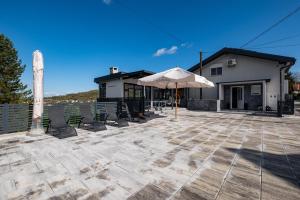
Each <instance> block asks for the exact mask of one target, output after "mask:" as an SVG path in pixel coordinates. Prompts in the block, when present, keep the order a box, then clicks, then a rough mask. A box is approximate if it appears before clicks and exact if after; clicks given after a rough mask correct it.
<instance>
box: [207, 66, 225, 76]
mask: <svg viewBox="0 0 300 200" xmlns="http://www.w3.org/2000/svg"><path fill="white" fill-rule="evenodd" d="M222 75H223V67H212V68H210V76H222Z"/></svg>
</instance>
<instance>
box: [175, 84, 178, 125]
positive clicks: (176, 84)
mask: <svg viewBox="0 0 300 200" xmlns="http://www.w3.org/2000/svg"><path fill="white" fill-rule="evenodd" d="M175 85H176V94H175V96H176V101H175V105H176V108H175V119H177V109H178V106H177V82H176V83H175Z"/></svg>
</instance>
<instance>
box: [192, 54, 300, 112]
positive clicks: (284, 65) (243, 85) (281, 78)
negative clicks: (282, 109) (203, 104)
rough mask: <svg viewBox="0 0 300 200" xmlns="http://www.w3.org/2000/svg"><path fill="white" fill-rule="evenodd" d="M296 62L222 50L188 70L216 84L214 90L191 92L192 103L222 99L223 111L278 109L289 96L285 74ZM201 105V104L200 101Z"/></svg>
mask: <svg viewBox="0 0 300 200" xmlns="http://www.w3.org/2000/svg"><path fill="white" fill-rule="evenodd" d="M295 62H296V59H295V58H293V57H286V56H279V55H273V54H267V53H260V52H256V51H249V50H244V49H236V48H223V49H221V50H219V51H218V52H216V53H214V54H213V55H211V56H209V57H208V58H206V59H205V60H203V62H202V66H203V67H202V70H201V72H200V63H198V64H196V65H195V66H193V67H191V68H190V69H189V71H191V72H194V73H196V74H201V75H202V76H204V77H206V78H207V79H209V80H210V81H212V82H214V84H215V85H216V87H215V88H208V89H202V97H201V95H200V93H201V92H200V89H189V92H188V98H189V100H193V99H194V100H195V99H203V100H205V99H206V100H207V99H211V100H220V101H221V108H222V109H234V110H237V109H241V110H244V109H247V110H266V109H272V110H277V102H278V101H280V100H284V98H285V95H286V94H288V81H287V80H285V74H286V72H287V71H288V70H289V69H290V67H291V66H293V65H294V64H295ZM199 102H200V101H199Z"/></svg>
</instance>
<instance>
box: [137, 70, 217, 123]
mask: <svg viewBox="0 0 300 200" xmlns="http://www.w3.org/2000/svg"><path fill="white" fill-rule="evenodd" d="M138 84H139V85H143V86H152V87H157V88H162V89H167V88H170V89H174V88H175V89H176V103H175V105H176V109H175V118H176V119H177V89H178V88H210V87H214V84H213V83H212V82H210V81H209V80H207V79H206V78H205V77H203V76H199V75H197V74H194V73H192V72H189V71H186V70H184V69H181V68H179V67H175V68H172V69H169V70H166V71H163V72H160V73H157V74H153V75H150V76H146V77H144V78H140V79H139V80H138Z"/></svg>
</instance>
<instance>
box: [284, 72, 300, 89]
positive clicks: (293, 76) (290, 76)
mask: <svg viewBox="0 0 300 200" xmlns="http://www.w3.org/2000/svg"><path fill="white" fill-rule="evenodd" d="M297 76H298V75H297V73H293V72H290V71H289V72H287V74H286V79H287V80H288V81H289V94H292V93H293V92H294V84H295V83H296V82H297V79H298V78H297Z"/></svg>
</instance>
